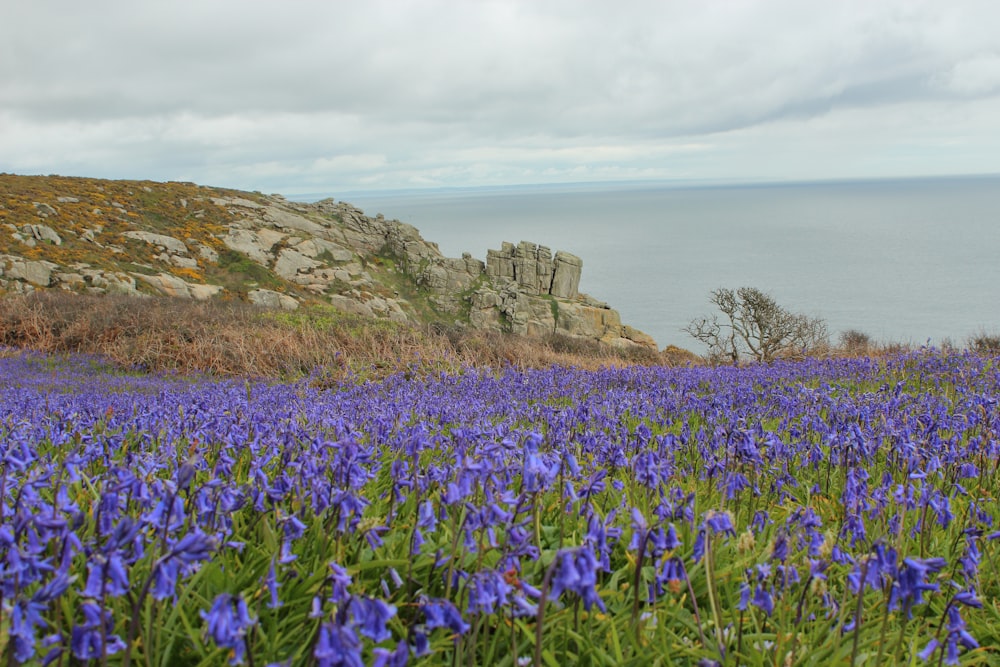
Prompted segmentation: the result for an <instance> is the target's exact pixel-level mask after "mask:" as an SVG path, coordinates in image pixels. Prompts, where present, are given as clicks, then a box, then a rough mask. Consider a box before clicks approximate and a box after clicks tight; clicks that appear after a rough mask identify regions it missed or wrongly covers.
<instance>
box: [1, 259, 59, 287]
mask: <svg viewBox="0 0 1000 667" xmlns="http://www.w3.org/2000/svg"><path fill="white" fill-rule="evenodd" d="M58 268H59V265H58V264H55V263H53V262H47V261H45V260H34V259H25V258H23V257H17V256H16V255H0V275H2V276H3V277H4V278H8V279H14V280H21V281H24V282H27V283H30V284H31V285H34V286H36V287H48V286H49V285H51V284H52V272H53V271H55V270H56V269H58Z"/></svg>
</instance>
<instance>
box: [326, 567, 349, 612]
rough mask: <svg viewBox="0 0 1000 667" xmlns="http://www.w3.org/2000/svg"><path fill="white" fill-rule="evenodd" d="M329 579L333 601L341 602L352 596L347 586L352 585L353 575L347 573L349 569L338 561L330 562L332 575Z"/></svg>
mask: <svg viewBox="0 0 1000 667" xmlns="http://www.w3.org/2000/svg"><path fill="white" fill-rule="evenodd" d="M327 580H328V581H329V582H330V587H331V591H330V600H331V601H332V602H334V603H335V604H341V603H343V602H346V601H347V600H348V598H350V596H351V594H350V593H348V592H347V587H348V586H350V585H351V575H349V574H347V570H345V569H344V568H342V567H341V566H339V565H337V564H336V563H330V576H329V578H328V579H327Z"/></svg>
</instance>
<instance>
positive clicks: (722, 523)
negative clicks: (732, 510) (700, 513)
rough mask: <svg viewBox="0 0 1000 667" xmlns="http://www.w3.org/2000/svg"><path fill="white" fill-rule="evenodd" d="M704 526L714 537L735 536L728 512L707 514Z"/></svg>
mask: <svg viewBox="0 0 1000 667" xmlns="http://www.w3.org/2000/svg"><path fill="white" fill-rule="evenodd" d="M705 525H706V526H708V527H709V528H711V529H712V533H713V534H714V535H718V534H719V533H722V534H723V535H736V529H735V528H734V527H733V519H732V517H730V516H729V512H709V513H708V517H707V518H706V519H705Z"/></svg>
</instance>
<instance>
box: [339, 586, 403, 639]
mask: <svg viewBox="0 0 1000 667" xmlns="http://www.w3.org/2000/svg"><path fill="white" fill-rule="evenodd" d="M350 610H351V615H352V616H353V617H354V622H355V623H356V624H357V625H358V626H359V628H360V632H361V634H362V635H364V636H365V637H369V638H371V639H372V640H374V641H375V642H376V643H377V642H381V641H384V640H386V639H389V638H390V637H392V633H391V632H389V630H388V628H386V627H385V626H386V623H388V622H389V619H390V618H392V617H393V616H395V615H396V607H395V606H393V605H391V604H386V603H385V602H383V601H382V600H378V599H375V598H365V597H355V598H352V599H351V603H350Z"/></svg>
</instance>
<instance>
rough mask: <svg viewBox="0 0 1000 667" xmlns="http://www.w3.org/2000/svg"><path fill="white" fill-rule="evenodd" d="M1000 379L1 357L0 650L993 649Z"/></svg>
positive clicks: (319, 653) (649, 655)
mask: <svg viewBox="0 0 1000 667" xmlns="http://www.w3.org/2000/svg"><path fill="white" fill-rule="evenodd" d="M998 397H1000V368H998V367H997V364H996V363H995V360H992V359H987V358H982V357H978V356H974V355H965V354H962V355H960V354H946V353H939V352H935V351H922V352H921V353H919V354H914V355H910V356H904V357H899V358H889V359H881V360H831V361H810V362H805V363H799V364H774V365H772V366H756V367H751V368H745V369H733V368H718V369H708V368H686V369H663V368H658V369H649V368H629V369H608V370H604V371H599V372H584V371H580V370H573V369H550V370H544V371H517V370H513V369H508V370H502V371H496V372H487V371H474V370H469V371H468V372H466V373H463V374H460V375H441V376H438V377H432V378H423V379H421V378H414V377H411V376H410V375H400V376H394V377H391V378H389V379H387V380H384V381H379V382H368V383H358V384H347V385H344V386H342V387H339V388H335V389H330V388H319V387H314V386H311V385H310V384H309V383H308V382H307V381H303V382H299V383H291V384H280V383H265V382H244V381H241V382H227V381H213V380H199V381H194V380H184V379H181V378H169V377H148V376H130V375H123V374H114V373H109V372H107V371H105V370H102V368H101V367H100V366H99V364H96V363H95V362H93V361H92V360H86V359H62V360H52V359H46V358H43V357H36V356H30V355H24V356H16V357H7V358H0V652H2V653H3V658H4V659H5V660H7V661H9V662H10V663H11V664H28V663H31V664H34V663H40V664H68V663H69V662H70V661H71V659H75V660H79V661H97V662H104V663H108V662H110V663H113V664H123V665H129V664H131V663H132V661H135V662H136V664H146V663H147V661H148V662H149V663H153V662H156V663H161V664H166V663H168V662H170V660H172V659H176V660H177V661H178V662H184V663H185V664H195V663H197V662H200V661H203V660H206V659H207V660H208V661H209V662H214V663H216V664H221V663H223V662H226V663H229V664H232V665H238V664H247V663H249V662H251V661H252V662H253V663H254V664H260V665H263V664H274V665H293V664H294V665H299V664H318V665H323V666H334V665H352V666H353V665H358V666H360V665H370V664H374V665H386V666H390V665H392V666H401V665H407V664H445V663H449V664H450V663H452V662H454V663H461V662H463V661H464V662H466V663H468V664H493V663H494V662H500V661H501V660H507V661H508V664H526V663H527V662H529V661H530V660H531V656H532V654H533V653H535V651H536V641H538V640H540V641H541V642H542V647H539V650H538V652H537V653H535V655H538V656H541V655H543V654H544V655H545V656H546V657H545V660H546V661H547V662H548V661H551V660H559V661H561V662H565V663H567V664H569V663H575V662H580V661H587V662H589V663H592V664H615V663H618V662H629V661H631V662H633V663H635V664H639V663H643V662H645V661H647V660H651V659H653V658H655V657H657V656H664V655H667V656H671V660H672V661H673V662H675V663H677V664H758V663H757V662H754V661H759V660H760V659H761V658H760V656H762V655H764V656H767V657H766V658H765V659H764V662H767V663H768V664H800V663H801V664H805V663H807V662H808V663H811V664H837V663H838V661H843V660H846V659H847V657H846V653H845V650H844V648H843V647H844V646H848V647H853V648H854V651H853V652H852V654H851V656H850V660H852V661H855V660H857V664H860V663H861V662H862V658H861V657H860V656H862V655H863V656H865V657H864V659H866V660H874V658H875V656H881V657H885V658H886V659H890V658H892V659H896V660H898V661H900V662H901V663H902V662H905V663H906V664H910V663H909V661H912V660H917V661H926V662H928V663H930V664H937V663H939V662H943V663H944V664H949V665H952V664H959V663H960V662H962V661H963V660H964V659H966V658H969V657H970V656H983V659H984V660H987V659H989V660H994V661H996V660H997V659H998V656H997V654H996V653H995V652H992V653H990V652H988V651H989V649H988V648H986V649H984V648H983V646H985V647H988V646H989V645H990V643H993V644H994V645H995V644H996V643H997V641H998V639H997V637H996V634H995V631H993V630H991V629H990V628H991V626H990V622H991V620H990V619H992V618H993V617H994V615H995V609H992V608H991V606H990V605H992V603H985V602H984V601H987V600H994V599H996V597H997V596H998V595H1000V590H998V589H1000V580H998V579H997V578H996V570H995V569H994V567H993V563H994V560H995V557H996V553H995V551H996V547H995V545H996V538H997V537H1000V527H998V526H996V525H995V520H996V498H997V497H998V495H1000V480H998V475H997V471H998V469H1000V409H998ZM986 563H989V564H990V565H989V566H988V567H987V566H985V564H986ZM993 606H994V607H995V605H993ZM987 611H990V612H991V613H992V614H993V615H991V614H988V613H987ZM612 634H613V635H614V637H615V639H614V641H612V640H611V639H610V637H611V635H612ZM981 644H982V645H983V646H981ZM754 656H756V657H754Z"/></svg>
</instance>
